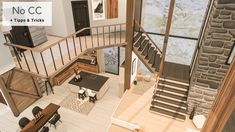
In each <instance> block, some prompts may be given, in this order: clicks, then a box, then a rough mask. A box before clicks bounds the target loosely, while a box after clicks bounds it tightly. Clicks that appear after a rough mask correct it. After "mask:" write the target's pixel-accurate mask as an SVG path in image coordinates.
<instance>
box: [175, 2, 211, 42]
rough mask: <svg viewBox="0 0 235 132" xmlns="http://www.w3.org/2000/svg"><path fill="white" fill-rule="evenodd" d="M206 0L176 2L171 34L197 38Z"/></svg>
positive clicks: (206, 3)
mask: <svg viewBox="0 0 235 132" xmlns="http://www.w3.org/2000/svg"><path fill="white" fill-rule="evenodd" d="M207 5H208V0H176V3H175V8H174V13H173V19H172V25H171V34H172V35H178V36H187V37H195V38H198V35H199V32H200V29H201V25H202V22H203V19H204V14H205V11H206V9H207Z"/></svg>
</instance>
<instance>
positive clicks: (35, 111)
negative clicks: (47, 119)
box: [32, 106, 42, 119]
mask: <svg viewBox="0 0 235 132" xmlns="http://www.w3.org/2000/svg"><path fill="white" fill-rule="evenodd" d="M41 112H42V108H40V107H39V106H35V107H34V108H33V109H32V113H33V116H34V117H35V118H36V119H37V118H39V117H40V116H42V115H41Z"/></svg>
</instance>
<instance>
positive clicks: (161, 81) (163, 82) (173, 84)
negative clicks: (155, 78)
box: [158, 80, 189, 89]
mask: <svg viewBox="0 0 235 132" xmlns="http://www.w3.org/2000/svg"><path fill="white" fill-rule="evenodd" d="M158 83H161V84H166V85H171V86H174V87H179V88H183V89H188V88H189V86H185V85H182V84H177V83H174V82H169V81H163V80H159V82H158Z"/></svg>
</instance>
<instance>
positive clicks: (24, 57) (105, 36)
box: [5, 23, 126, 78]
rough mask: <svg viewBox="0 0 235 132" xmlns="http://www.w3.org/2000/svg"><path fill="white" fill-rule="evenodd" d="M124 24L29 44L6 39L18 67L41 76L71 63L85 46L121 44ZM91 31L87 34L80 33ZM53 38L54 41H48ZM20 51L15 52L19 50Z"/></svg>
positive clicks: (95, 46) (88, 48)
mask: <svg viewBox="0 0 235 132" xmlns="http://www.w3.org/2000/svg"><path fill="white" fill-rule="evenodd" d="M125 30H126V24H125V23H121V24H114V25H105V26H96V27H87V28H83V29H81V30H79V31H77V32H75V33H73V34H71V35H69V36H67V37H65V38H61V39H58V37H57V41H55V40H53V39H54V38H56V37H50V36H48V42H46V44H42V45H39V46H37V47H34V48H31V47H26V46H22V45H20V44H13V43H9V42H7V43H5V45H6V46H9V47H11V48H13V49H14V50H13V51H14V54H15V56H14V61H15V62H16V66H17V68H20V69H21V70H23V71H26V72H30V73H32V74H35V75H39V76H41V77H45V78H49V77H53V76H55V75H56V74H57V73H58V72H60V71H62V70H63V69H64V68H65V67H67V66H69V65H70V64H72V63H74V62H75V61H76V60H77V59H78V58H79V56H80V55H82V54H84V53H86V52H87V51H88V50H96V49H101V48H108V47H114V46H124V45H126V42H125V36H126V35H125ZM87 31H90V33H91V34H90V35H84V36H81V35H82V34H84V33H87ZM50 41H54V43H53V42H52V43H50ZM19 50H20V51H23V52H21V53H18V51H19Z"/></svg>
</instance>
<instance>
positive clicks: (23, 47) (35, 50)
mask: <svg viewBox="0 0 235 132" xmlns="http://www.w3.org/2000/svg"><path fill="white" fill-rule="evenodd" d="M124 24H126V23H120V24H112V25H104V26H93V27H86V28H83V29H81V30H79V31H77V32H75V33H72V34H70V35H68V36H66V37H64V38H62V39H60V40H59V41H57V42H55V43H53V44H50V45H48V46H46V47H44V48H42V49H38V48H36V47H35V48H31V47H27V46H23V45H18V44H12V43H5V44H4V45H6V46H10V47H16V48H20V49H25V50H31V51H34V52H43V51H45V50H47V49H49V48H51V47H53V46H55V45H57V44H58V43H60V42H62V41H65V40H66V39H68V38H70V37H72V36H75V35H76V34H78V33H81V32H83V31H85V30H88V29H94V28H101V27H110V26H117V25H124Z"/></svg>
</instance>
